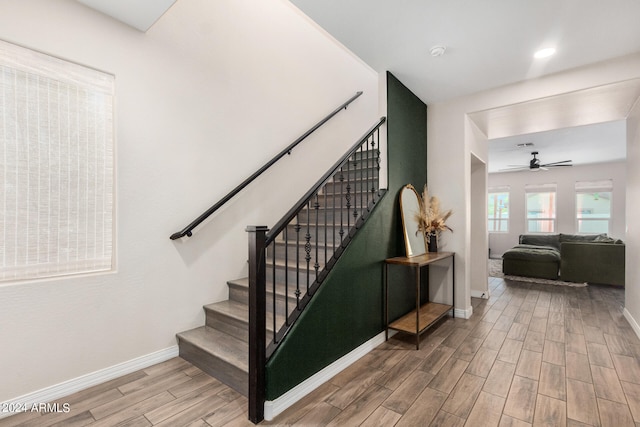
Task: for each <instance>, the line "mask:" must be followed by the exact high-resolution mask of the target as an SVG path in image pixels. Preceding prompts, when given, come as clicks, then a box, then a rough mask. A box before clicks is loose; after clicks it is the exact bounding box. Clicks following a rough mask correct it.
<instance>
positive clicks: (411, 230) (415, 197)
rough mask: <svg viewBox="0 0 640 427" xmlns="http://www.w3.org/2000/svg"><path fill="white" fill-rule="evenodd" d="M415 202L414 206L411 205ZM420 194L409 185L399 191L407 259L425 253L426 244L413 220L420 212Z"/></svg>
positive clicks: (416, 223)
mask: <svg viewBox="0 0 640 427" xmlns="http://www.w3.org/2000/svg"><path fill="white" fill-rule="evenodd" d="M414 201H415V205H413V206H412V205H411V204H412V203H413V202H414ZM420 205H421V200H420V194H419V193H418V192H417V191H416V189H415V188H414V187H413V185H411V184H407V185H405V186H404V187H402V190H400V216H401V217H402V234H403V237H404V247H405V251H406V256H407V257H414V256H418V255H424V254H425V253H427V243H426V241H425V237H424V235H423V233H420V232H419V231H418V222H417V221H416V220H415V219H414V215H415V214H416V212H419V211H420Z"/></svg>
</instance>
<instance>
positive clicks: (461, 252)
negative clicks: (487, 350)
mask: <svg viewBox="0 0 640 427" xmlns="http://www.w3.org/2000/svg"><path fill="white" fill-rule="evenodd" d="M638 77H640V54H635V55H630V56H627V57H623V58H619V59H617V60H612V61H607V62H606V63H598V64H594V65H591V66H588V67H583V68H579V69H575V70H570V71H567V72H562V73H557V74H553V75H550V76H547V77H544V78H540V79H535V80H528V81H525V82H521V83H517V84H512V85H507V86H503V87H500V88H497V89H494V90H489V91H485V92H481V93H478V94H474V95H470V96H465V97H461V98H458V99H454V100H450V101H446V102H441V103H436V104H432V105H429V114H428V117H427V132H428V134H427V137H428V141H429V144H428V150H427V166H428V168H427V173H428V177H427V178H428V182H429V190H430V192H431V193H433V194H435V195H438V196H439V197H440V198H441V202H442V206H443V207H444V208H447V209H450V208H452V209H453V210H454V212H455V214H454V215H453V216H452V217H451V226H452V227H453V228H454V230H455V232H454V233H446V234H445V235H444V236H443V240H444V242H443V243H444V245H445V246H446V248H447V249H446V250H451V251H455V252H456V253H457V254H458V257H457V261H456V279H457V283H458V286H457V289H456V306H457V307H458V308H459V309H462V308H463V307H467V309H468V310H471V300H470V281H471V277H470V276H471V273H470V267H469V258H470V253H471V250H474V251H476V250H478V251H480V250H482V251H485V253H486V249H487V248H470V246H469V241H470V238H469V236H470V229H469V224H470V222H468V221H467V216H468V215H469V209H468V207H469V206H468V205H469V203H470V198H469V197H468V195H469V188H470V185H471V184H470V177H471V162H470V160H469V156H470V153H471V152H472V151H473V153H474V154H475V155H476V156H477V157H478V158H479V159H480V160H482V161H485V162H486V161H487V158H486V157H483V156H484V155H486V152H485V154H483V153H480V152H476V151H475V149H474V145H476V142H475V141H477V139H478V138H477V137H476V136H475V135H473V134H472V133H471V132H470V129H469V128H468V124H467V120H468V118H467V114H468V113H473V112H477V111H482V110H487V109H492V108H497V107H502V106H507V105H512V104H516V103H520V102H525V101H529V100H532V99H542V98H545V97H549V96H553V95H557V94H562V93H567V92H572V91H576V90H581V89H586V88H591V87H596V86H600V85H604V84H608V83H612V82H619V81H624V80H628V79H633V78H638ZM637 220H638V221H640V219H637ZM636 238H639V239H640V236H639V237H632V236H630V235H627V236H626V241H627V242H629V241H630V240H632V239H636ZM636 268H640V266H637V267H636Z"/></svg>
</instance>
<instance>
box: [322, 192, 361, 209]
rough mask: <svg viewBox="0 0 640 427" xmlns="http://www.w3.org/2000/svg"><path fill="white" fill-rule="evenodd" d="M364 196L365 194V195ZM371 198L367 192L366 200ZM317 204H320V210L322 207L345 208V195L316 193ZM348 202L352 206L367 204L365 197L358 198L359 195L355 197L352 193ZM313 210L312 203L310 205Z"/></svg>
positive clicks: (358, 206)
mask: <svg viewBox="0 0 640 427" xmlns="http://www.w3.org/2000/svg"><path fill="white" fill-rule="evenodd" d="M365 196H366V195H365ZM372 198H373V196H372V194H371V193H369V197H368V201H371V199H372ZM318 204H319V205H320V210H323V209H334V208H335V209H340V208H345V207H346V206H347V197H346V194H345V193H340V194H336V195H335V196H334V195H333V194H331V193H329V194H327V195H324V194H320V195H318ZM350 204H351V207H352V208H353V207H354V206H355V207H357V208H360V207H361V206H365V207H366V206H367V197H363V198H362V200H360V197H358V198H357V199H355V198H354V197H353V194H351V195H350ZM311 209H312V210H313V205H312V206H311Z"/></svg>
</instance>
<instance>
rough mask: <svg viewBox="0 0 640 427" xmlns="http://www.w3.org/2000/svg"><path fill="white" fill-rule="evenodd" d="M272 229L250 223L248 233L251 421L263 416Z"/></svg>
mask: <svg viewBox="0 0 640 427" xmlns="http://www.w3.org/2000/svg"><path fill="white" fill-rule="evenodd" d="M268 230H269V229H268V228H267V227H265V226H248V227H247V232H248V233H249V421H251V422H252V423H254V424H257V423H259V422H260V421H262V420H263V419H264V402H265V386H266V380H265V364H266V362H267V359H266V351H265V349H266V339H267V333H266V328H267V318H266V299H267V291H266V261H265V252H266V251H265V240H266V234H267V231H268Z"/></svg>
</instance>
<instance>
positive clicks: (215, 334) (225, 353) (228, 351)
mask: <svg viewBox="0 0 640 427" xmlns="http://www.w3.org/2000/svg"><path fill="white" fill-rule="evenodd" d="M178 337H179V338H180V339H182V340H184V341H187V342H189V343H190V344H192V345H194V346H195V347H198V348H200V349H201V350H203V351H205V352H207V353H209V354H211V355H213V356H215V357H217V358H219V359H220V360H223V361H225V362H226V363H229V364H230V365H233V366H236V367H237V368H238V369H240V370H242V371H245V372H247V373H248V372H249V354H248V352H249V346H248V345H247V343H245V342H243V341H241V340H239V339H237V338H235V337H233V336H231V335H228V334H225V333H224V332H220V331H218V330H216V329H212V328H209V327H206V326H200V327H198V328H195V329H191V330H188V331H185V332H180V333H179V334H178Z"/></svg>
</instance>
